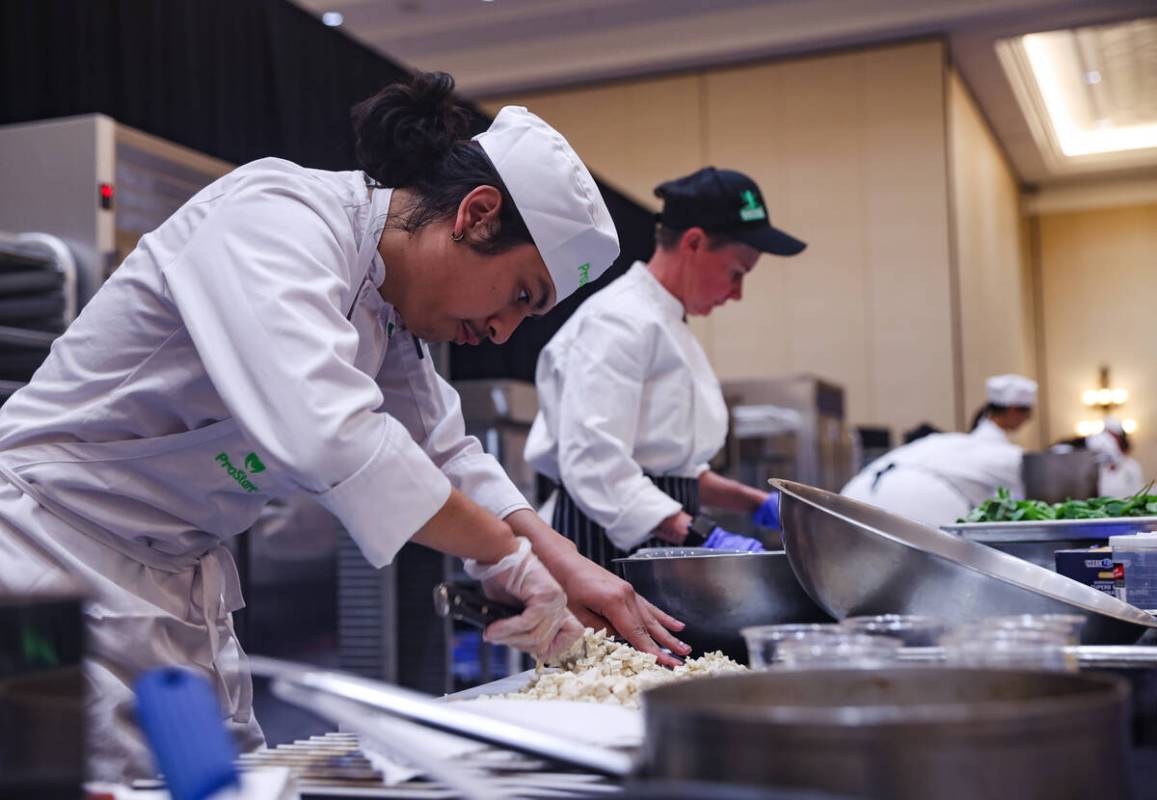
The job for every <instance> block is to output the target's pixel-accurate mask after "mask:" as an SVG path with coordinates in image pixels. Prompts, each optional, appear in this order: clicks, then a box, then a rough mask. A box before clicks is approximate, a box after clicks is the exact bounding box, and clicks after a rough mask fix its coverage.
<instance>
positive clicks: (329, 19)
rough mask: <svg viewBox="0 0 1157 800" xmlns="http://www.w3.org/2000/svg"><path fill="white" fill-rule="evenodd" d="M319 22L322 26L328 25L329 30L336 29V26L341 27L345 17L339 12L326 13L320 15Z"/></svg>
mask: <svg viewBox="0 0 1157 800" xmlns="http://www.w3.org/2000/svg"><path fill="white" fill-rule="evenodd" d="M321 21H322V23H323V24H325V25H328V26H330V27H331V28H336V27H337V26H338V25H341V24H342V23H343V22H345V17H343V16H342V15H341V12H340V11H327V12H325V13H324V14H322V15H321Z"/></svg>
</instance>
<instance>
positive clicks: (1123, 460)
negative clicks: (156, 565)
mask: <svg viewBox="0 0 1157 800" xmlns="http://www.w3.org/2000/svg"><path fill="white" fill-rule="evenodd" d="M1085 446H1086V447H1088V448H1089V450H1091V451H1092V452H1094V453H1096V454H1097V461H1098V462H1099V464H1100V466H1099V468H1098V469H1099V474H1098V479H1097V491H1098V492H1099V493H1100V494H1101V496H1103V497H1128V496H1130V495H1134V494H1136V493H1137V492H1139V491H1141V490H1142V489H1144V488H1145V485H1146V483H1148V481H1146V480H1145V475H1144V471H1143V470H1142V469H1141V464H1140V462H1138V461H1137V460H1136V459H1135V458H1133V457H1131V456H1129V455H1126V454H1125V453H1124V452H1123V451H1122V450H1121V445H1120V444H1118V443H1117V438H1116V437H1115V436H1113V434H1111V433H1109V432H1108V431H1101V432H1100V433H1095V434H1093V435H1092V436H1089V437H1088V438H1086V439H1085Z"/></svg>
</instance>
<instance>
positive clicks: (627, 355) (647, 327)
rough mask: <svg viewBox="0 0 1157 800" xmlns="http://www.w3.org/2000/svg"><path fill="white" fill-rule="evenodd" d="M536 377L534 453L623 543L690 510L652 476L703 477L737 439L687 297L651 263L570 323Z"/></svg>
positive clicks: (634, 542) (624, 546)
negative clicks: (666, 284) (730, 435)
mask: <svg viewBox="0 0 1157 800" xmlns="http://www.w3.org/2000/svg"><path fill="white" fill-rule="evenodd" d="M535 383H536V384H537V386H538V403H539V412H538V416H537V417H536V418H535V420H534V425H533V426H532V427H531V430H530V436H529V438H528V439H527V443H526V460H527V461H528V462H529V463H530V464H531V466H533V467H534V468H535V469H537V470H538V471H539V472H541V473H542V474H544V475H546V476H547V477H549V478H551V479H552V480H554V481H555V482H557V483H561V484H562V485H563V486H565V487H566V490H567V492H568V493H569V494H570V496H571V497H572V498H573V499H574V501H575V503H576V504H577V505H578V506H579V508H580V509H581V510H582V511H583V512H584V513H585V514H586V515H587V516H588V517H590V518H591V519H592V520H593V521H594V522H595V523H597V524H598V525H601V526H602V527H603V528H605V529H606V532H607V536H608V537H609V538H610V539H611V541H612V542H613V543H614V544H615V546H616V547H618V548H619V549H621V550H630V549H632V548H634V547H637V546H638V545H639V544H641V543H642V542H643V541H645V540H646V539H647V537H649V536H650V535H651V533H652V531H654V529H655V528H656V527H658V525H659V523H660V522H662V520H663V519H665V518H666V517H669V516H671V515H672V514H674V513H676V512H677V511H679V510H680V508H681V506H680V504H679V503H678V501H676V500H674V499H673V498H671V497H670V496H668V495H667V494H665V493H664V492H662V491H660V490H659V489H658V488H656V487H655V485H654V484H653V483H652V482H651V481H650V480H648V479H647V477H646V476H645V475H644V473H647V474H651V475H674V476H679V477H688V478H695V477H698V476H699V475H700V474H702V473H703V472H704V471H705V470H706V469H707V461H708V460H709V459H710V458H711V457H712V456H713V455H715V453H717V452H718V451H719V449H720V448H721V447H722V446H723V443H724V440H725V438H726V436H727V420H728V417H727V406H726V404H725V403H724V400H723V393H722V391H721V390H720V388H719V381H718V380H717V379H716V377H715V373H714V372H713V371H712V370H711V364H710V363H709V362H708V360H707V355H706V353H704V352H703V348H702V346H700V344H699V342H698V341H697V340H696V339H695V336H694V335H693V334H692V333H691V330H690V329H689V328H688V327H687V323H686V321H685V320H684V314H683V304H682V303H681V302H680V301H679V300H678V299H677V298H676V297H675V296H674V295H672V294H671V293H670V292H668V291H667V290H666V289H665V288H663V285H662V284H660V283H659V281H658V280H657V279H656V278H655V277H654V275H652V274H651V272H650V270H649V269H647V266H646V264H643V263H641V262H637V263H635V264H634V265H632V267H631V268H630V270H628V272H627V273H626V274H625V275H623V276H622V277H621V278H619V279H618V280H616V281H614V282H612V283H611V284H610V285H608V286H606V287H605V288H604V289H602V290H600V291H599V292H597V293H595V294H594V295H592V296H591V297H590V298H589V299H588V300H587V301H586V302H585V303H583V304H582V305H581V306H580V307H579V309H578V310H577V311H576V312H575V313H574V315H573V316H571V318H570V319H569V320H567V322H566V324H565V325H563V327H562V328H561V329H560V330H559V331H558V333H557V334H555V336H554V338H553V339H551V341H550V343H549V344H548V345H547V346H546V347H545V348H544V349H543V351H542V353H541V354H540V355H539V359H538V367H537V370H536V373H535Z"/></svg>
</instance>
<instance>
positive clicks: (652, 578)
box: [615, 548, 831, 663]
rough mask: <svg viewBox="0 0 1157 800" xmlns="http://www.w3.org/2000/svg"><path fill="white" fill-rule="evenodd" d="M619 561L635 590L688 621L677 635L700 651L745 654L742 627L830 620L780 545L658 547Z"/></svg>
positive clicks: (735, 654) (739, 656) (744, 657)
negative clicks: (758, 548) (726, 549)
mask: <svg viewBox="0 0 1157 800" xmlns="http://www.w3.org/2000/svg"><path fill="white" fill-rule="evenodd" d="M615 563H616V564H617V565H618V566H619V568H620V569H621V570H622V574H623V577H624V578H625V579H626V580H627V581H628V582H629V583H630V584H631V585H632V586H633V587H635V591H636V592H638V593H639V594H641V595H642V596H643V597H645V598H647V599H648V600H650V601H651V602H652V603H654V604H655V605H656V606H658V607H659V608H661V609H663V610H664V611H666V612H667V613H668V614H671V615H672V616H674V617H676V618H678V619H680V620H682V621H683V622H685V623H686V624H687V627H686V628H685V629H684V630H683V631H682V632H680V633H679V638H680V639H682V640H683V641H685V642H687V643H688V644H689V645H691V646H692V647H693V648H695V650H696V651H709V650H723V652H725V653H727V654H728V655H730V656H731V657H732V658H736V659H737V660H738V659H746V653H747V648H746V645H745V644H744V642H743V637H742V635H741V634H740V633H739V631H740V629H741V628H746V627H747V626H749V625H774V624H777V623H781V622H830V621H831V617H830V616H828V615H827V614H825V613H824V611H823V610H822V609H821V608H819V607H818V606H817V605H816V604H815V603H813V602H812V600H811V598H809V597H808V596H807V594H806V593H805V592H804V590H803V589H802V588H801V587H800V585H799V582H798V581H797V580H796V579H795V575H794V574H793V573H792V570H791V566H790V565H789V564H788V561H787V556H786V555H785V553H784V551H782V550H772V551H767V552H763V553H721V552H718V551H714V550H704V549H701V548H660V549H657V550H655V551H652V552H647V551H639V553H636V554H635V555H634V556H633V557H631V558H621V559H617V560H616V561H615ZM744 663H746V661H744Z"/></svg>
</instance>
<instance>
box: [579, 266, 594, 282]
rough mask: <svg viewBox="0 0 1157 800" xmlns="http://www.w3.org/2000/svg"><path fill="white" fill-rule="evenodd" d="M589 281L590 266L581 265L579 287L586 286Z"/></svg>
mask: <svg viewBox="0 0 1157 800" xmlns="http://www.w3.org/2000/svg"><path fill="white" fill-rule="evenodd" d="M590 279H591V265H590V264H582V265H581V266H579V286H586V285H587V282H588V281H589V280H590Z"/></svg>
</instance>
